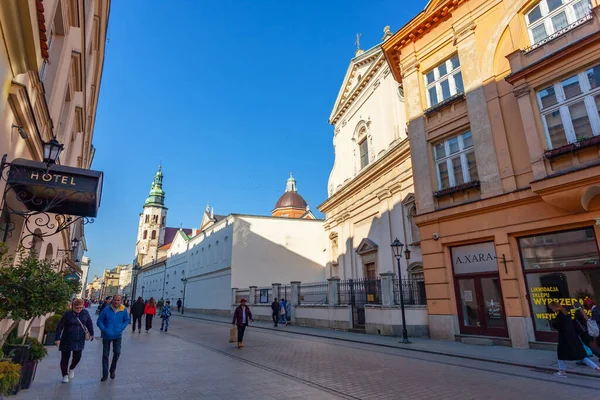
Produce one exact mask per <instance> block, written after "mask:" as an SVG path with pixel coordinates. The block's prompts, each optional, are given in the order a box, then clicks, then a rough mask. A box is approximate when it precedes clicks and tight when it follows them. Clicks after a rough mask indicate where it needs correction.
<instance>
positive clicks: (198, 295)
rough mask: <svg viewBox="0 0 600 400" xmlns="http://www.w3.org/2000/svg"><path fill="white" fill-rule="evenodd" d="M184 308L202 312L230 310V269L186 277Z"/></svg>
mask: <svg viewBox="0 0 600 400" xmlns="http://www.w3.org/2000/svg"><path fill="white" fill-rule="evenodd" d="M185 308H186V310H190V311H193V310H200V311H202V312H219V311H221V312H223V313H226V314H229V312H230V310H231V269H230V268H227V269H225V270H221V271H216V272H211V273H208V274H202V275H199V276H194V277H190V278H189V279H188V283H187V288H186V295H185Z"/></svg>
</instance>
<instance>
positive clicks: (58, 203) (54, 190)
mask: <svg viewBox="0 0 600 400" xmlns="http://www.w3.org/2000/svg"><path fill="white" fill-rule="evenodd" d="M102 179H103V173H102V172H100V171H92V170H89V169H83V168H73V167H67V166H62V165H53V166H52V167H51V168H50V169H49V170H47V169H46V164H44V163H41V162H37V161H31V160H23V159H16V160H13V161H12V162H11V165H10V171H9V174H8V180H7V184H8V185H9V186H10V189H11V190H10V191H12V192H13V194H14V195H13V196H9V197H10V198H8V199H7V200H8V201H12V202H14V201H19V202H21V203H22V204H23V205H24V206H25V207H26V208H27V209H28V210H29V211H37V212H50V213H55V214H66V215H76V216H81V217H91V218H94V217H96V216H97V215H98V208H99V207H100V198H101V195H102ZM10 191H7V193H9V192H10Z"/></svg>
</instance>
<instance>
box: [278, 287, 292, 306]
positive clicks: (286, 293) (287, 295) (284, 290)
mask: <svg viewBox="0 0 600 400" xmlns="http://www.w3.org/2000/svg"><path fill="white" fill-rule="evenodd" d="M279 297H283V298H284V299H285V301H287V302H290V301H291V300H292V285H281V286H280V287H279Z"/></svg>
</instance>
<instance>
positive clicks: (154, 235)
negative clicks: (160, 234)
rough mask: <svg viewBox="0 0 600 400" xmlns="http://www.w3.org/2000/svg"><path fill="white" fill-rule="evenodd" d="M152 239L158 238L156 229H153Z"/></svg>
mask: <svg viewBox="0 0 600 400" xmlns="http://www.w3.org/2000/svg"><path fill="white" fill-rule="evenodd" d="M151 239H153V240H154V239H156V231H152V237H151Z"/></svg>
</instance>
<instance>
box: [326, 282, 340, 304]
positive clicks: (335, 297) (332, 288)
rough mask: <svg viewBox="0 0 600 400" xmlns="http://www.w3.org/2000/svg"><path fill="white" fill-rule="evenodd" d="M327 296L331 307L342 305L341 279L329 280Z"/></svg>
mask: <svg viewBox="0 0 600 400" xmlns="http://www.w3.org/2000/svg"><path fill="white" fill-rule="evenodd" d="M327 296H328V299H329V305H330V306H337V305H339V304H340V278H338V277H337V276H334V277H332V278H329V279H327Z"/></svg>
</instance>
